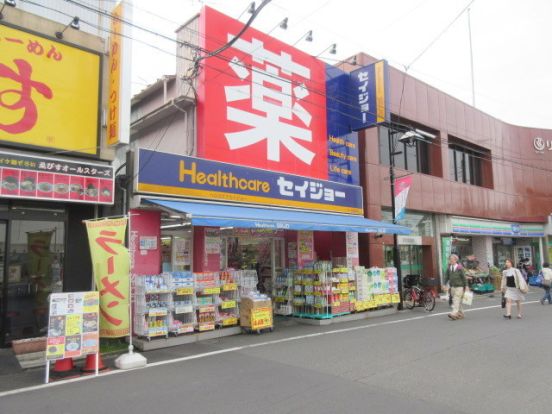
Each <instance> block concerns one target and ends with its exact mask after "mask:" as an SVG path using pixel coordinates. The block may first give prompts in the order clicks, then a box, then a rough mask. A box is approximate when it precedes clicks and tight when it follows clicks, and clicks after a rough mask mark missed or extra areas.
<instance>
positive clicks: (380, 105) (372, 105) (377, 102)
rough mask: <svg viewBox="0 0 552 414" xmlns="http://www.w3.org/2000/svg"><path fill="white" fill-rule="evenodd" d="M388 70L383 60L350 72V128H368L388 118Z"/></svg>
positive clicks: (356, 129)
mask: <svg viewBox="0 0 552 414" xmlns="http://www.w3.org/2000/svg"><path fill="white" fill-rule="evenodd" d="M388 77H389V70H388V65H387V62H386V61H385V60H380V61H379V62H376V63H373V64H371V65H368V66H364V67H362V68H360V69H357V70H354V71H352V72H351V96H352V98H351V105H352V110H353V113H352V119H351V129H352V130H353V131H358V130H359V129H363V128H368V127H371V126H374V125H377V124H380V123H382V122H388V121H389V120H390V112H389V90H388V85H389V81H388Z"/></svg>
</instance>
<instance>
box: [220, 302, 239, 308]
mask: <svg viewBox="0 0 552 414" xmlns="http://www.w3.org/2000/svg"><path fill="white" fill-rule="evenodd" d="M220 307H221V308H222V309H232V308H235V307H236V301H235V300H226V301H224V302H222V303H221V304H220Z"/></svg>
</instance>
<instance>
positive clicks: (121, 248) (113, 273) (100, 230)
mask: <svg viewBox="0 0 552 414" xmlns="http://www.w3.org/2000/svg"><path fill="white" fill-rule="evenodd" d="M85 223H86V229H87V231H88V242H89V243H90V255H91V257H92V266H93V269H94V280H95V282H96V289H97V290H98V291H99V292H100V337H102V338H119V337H121V336H127V335H128V334H129V316H128V304H129V298H128V296H129V280H130V278H129V272H130V260H129V254H128V249H127V248H126V247H125V232H126V227H127V219H126V218H121V219H105V220H86V221H85Z"/></svg>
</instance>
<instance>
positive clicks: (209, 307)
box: [199, 305, 215, 313]
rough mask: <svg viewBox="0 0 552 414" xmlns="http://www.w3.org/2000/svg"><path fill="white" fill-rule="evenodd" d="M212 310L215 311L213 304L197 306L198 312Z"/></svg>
mask: <svg viewBox="0 0 552 414" xmlns="http://www.w3.org/2000/svg"><path fill="white" fill-rule="evenodd" d="M214 311H215V307H214V306H213V305H207V306H200V307H199V313H207V312H214Z"/></svg>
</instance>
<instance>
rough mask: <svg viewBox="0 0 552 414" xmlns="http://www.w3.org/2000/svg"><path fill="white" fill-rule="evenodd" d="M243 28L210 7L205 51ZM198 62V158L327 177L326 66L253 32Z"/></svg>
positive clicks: (203, 27) (204, 20) (204, 19)
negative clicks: (218, 52) (199, 67)
mask: <svg viewBox="0 0 552 414" xmlns="http://www.w3.org/2000/svg"><path fill="white" fill-rule="evenodd" d="M242 27H243V24H242V23H240V22H239V21H237V20H234V19H232V18H230V17H228V16H226V15H224V14H222V13H219V12H218V11H216V10H213V9H211V8H209V7H205V8H204V9H203V10H202V13H201V16H200V29H199V31H200V33H204V34H205V35H204V36H201V37H200V39H201V42H202V44H201V46H202V47H203V48H204V49H206V50H208V51H213V50H216V49H218V48H219V47H220V46H221V45H223V44H225V43H227V42H228V41H229V40H231V39H232V38H233V37H234V36H235V35H237V34H238V32H239V31H240V30H241V29H242ZM200 64H201V71H200V78H199V88H198V156H200V157H202V158H206V159H211V160H216V161H224V162H229V163H232V164H238V165H245V166H251V167H257V168H262V169H265V170H271V171H281V172H287V173H291V174H297V175H302V176H309V177H315V178H321V179H327V177H328V160H327V136H326V86H325V82H326V74H325V67H324V63H323V62H322V61H320V60H318V59H316V58H315V57H313V56H310V55H308V54H306V53H304V52H301V51H300V50H297V49H295V48H294V47H292V46H290V45H287V44H285V43H283V42H280V41H278V40H276V39H274V38H272V37H270V36H268V35H266V34H264V33H261V32H259V31H257V30H255V29H252V28H249V29H248V30H247V31H246V32H245V33H244V34H243V35H242V36H240V38H239V39H238V40H237V41H236V42H235V43H234V44H233V45H232V47H230V48H228V49H227V50H225V51H224V52H222V53H220V54H218V55H216V56H213V57H208V58H206V59H204V60H202V61H201V63H200Z"/></svg>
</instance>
